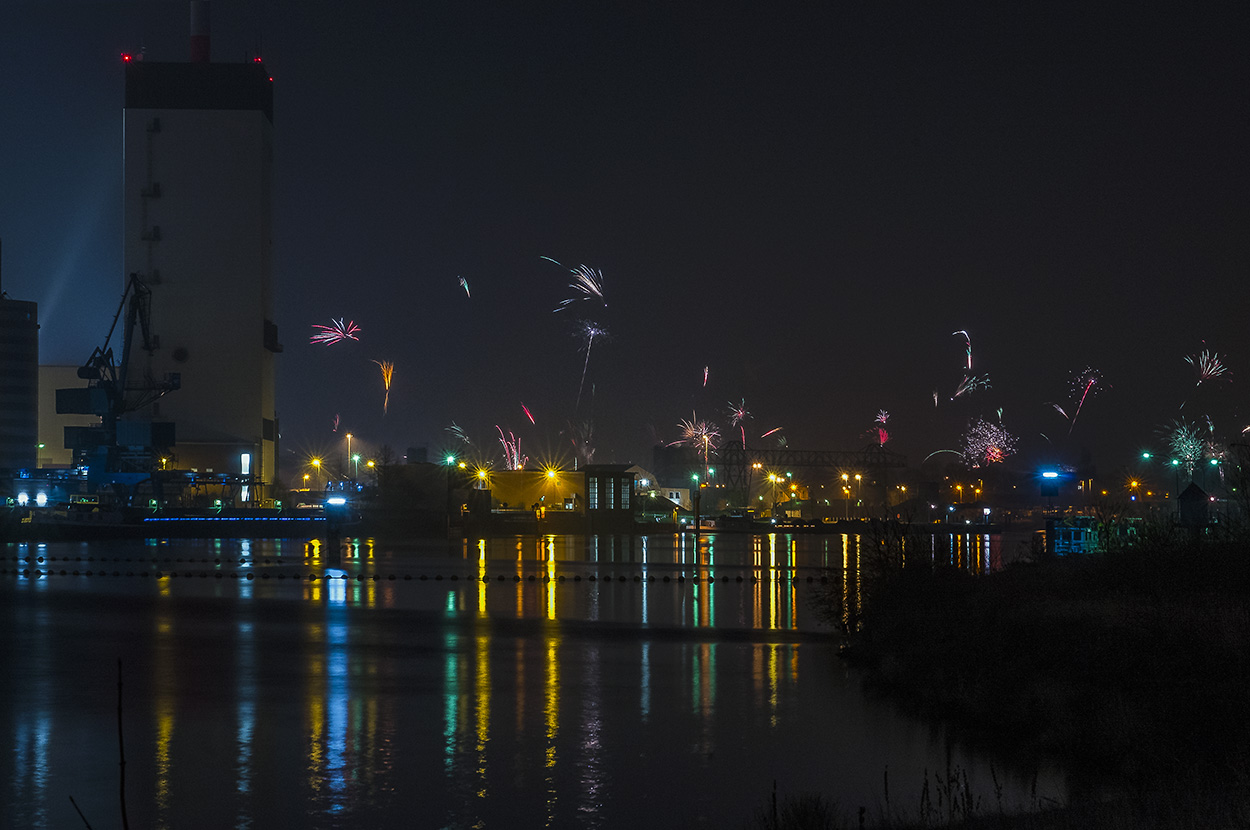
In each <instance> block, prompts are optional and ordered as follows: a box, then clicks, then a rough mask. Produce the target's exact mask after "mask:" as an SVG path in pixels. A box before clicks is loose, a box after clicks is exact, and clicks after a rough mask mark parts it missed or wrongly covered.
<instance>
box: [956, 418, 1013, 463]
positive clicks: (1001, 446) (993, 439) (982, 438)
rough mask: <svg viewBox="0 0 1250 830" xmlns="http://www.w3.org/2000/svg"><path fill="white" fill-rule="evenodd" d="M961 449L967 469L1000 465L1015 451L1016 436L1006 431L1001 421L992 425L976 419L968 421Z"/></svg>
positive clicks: (991, 422)
mask: <svg viewBox="0 0 1250 830" xmlns="http://www.w3.org/2000/svg"><path fill="white" fill-rule="evenodd" d="M962 447H963V457H964V461H965V462H966V463H967V464H968V466H969V467H980V466H981V465H986V466H988V465H990V464H1001V463H1002V462H1003V460H1004V459H1006V458H1007V456H1009V455H1011V454H1013V453H1014V452H1015V451H1016V436H1014V435H1012V434H1011V433H1010V432H1008V431H1007V429H1006V427H1004V426H1003V424H1002V421H1001V420H1000V421H999V422H998V423H994V422H993V421H987V420H985V419H984V418H977V419H976V420H973V421H969V423H968V430H967V431H966V432H965V433H964V435H963V443H962Z"/></svg>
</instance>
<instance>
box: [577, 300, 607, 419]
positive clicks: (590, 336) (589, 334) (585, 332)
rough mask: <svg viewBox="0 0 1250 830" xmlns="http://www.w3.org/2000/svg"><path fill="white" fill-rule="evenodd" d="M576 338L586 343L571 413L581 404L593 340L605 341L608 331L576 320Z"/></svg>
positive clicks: (595, 324) (589, 322) (585, 321)
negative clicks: (580, 378) (580, 377)
mask: <svg viewBox="0 0 1250 830" xmlns="http://www.w3.org/2000/svg"><path fill="white" fill-rule="evenodd" d="M577 325H578V330H577V336H578V337H580V338H582V339H583V340H584V341H586V362H585V363H583V364H582V380H581V383H579V384H578V385H577V403H576V404H575V405H574V406H573V411H574V412H576V411H577V408H578V407H579V406H581V404H582V389H583V388H584V387H585V386H586V370H587V369H589V368H590V350H591V348H593V347H594V345H595V338H596V337H598V338H600V339H606V338H607V336H608V330H607V329H606V328H604V327H603V326H601V325H599V324H598V323H592V322H591V321H589V320H578V321H577Z"/></svg>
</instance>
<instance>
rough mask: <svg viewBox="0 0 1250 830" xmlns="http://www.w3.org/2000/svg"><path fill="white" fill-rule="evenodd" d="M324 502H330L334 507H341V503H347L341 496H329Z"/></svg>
mask: <svg viewBox="0 0 1250 830" xmlns="http://www.w3.org/2000/svg"><path fill="white" fill-rule="evenodd" d="M326 504H332V505H334V506H335V507H342V506H343V505H345V504H347V499H345V498H343V497H342V496H331V497H330V498H328V499H326Z"/></svg>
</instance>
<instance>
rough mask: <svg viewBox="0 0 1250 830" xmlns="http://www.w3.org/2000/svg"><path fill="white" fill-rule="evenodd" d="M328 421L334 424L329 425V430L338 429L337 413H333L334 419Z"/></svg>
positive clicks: (336, 430)
mask: <svg viewBox="0 0 1250 830" xmlns="http://www.w3.org/2000/svg"><path fill="white" fill-rule="evenodd" d="M330 423H332V424H334V426H332V427H330V431H331V432H338V431H339V414H338V413H337V412H335V413H334V419H333V420H332V421H331V422H330Z"/></svg>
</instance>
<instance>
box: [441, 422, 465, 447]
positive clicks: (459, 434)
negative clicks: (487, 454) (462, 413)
mask: <svg viewBox="0 0 1250 830" xmlns="http://www.w3.org/2000/svg"><path fill="white" fill-rule="evenodd" d="M443 431H444V432H450V433H451V435H452V437H453V438H458V439H460V440H461V441H463V442H464V443H466V444H468V443H469V436H468V435H466V434H465V432H464V430H463V429H461V428H460V425H459V424H457V423H456V422H455V421H452V422H451V426H449V427H444V428H443Z"/></svg>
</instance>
